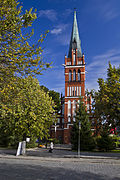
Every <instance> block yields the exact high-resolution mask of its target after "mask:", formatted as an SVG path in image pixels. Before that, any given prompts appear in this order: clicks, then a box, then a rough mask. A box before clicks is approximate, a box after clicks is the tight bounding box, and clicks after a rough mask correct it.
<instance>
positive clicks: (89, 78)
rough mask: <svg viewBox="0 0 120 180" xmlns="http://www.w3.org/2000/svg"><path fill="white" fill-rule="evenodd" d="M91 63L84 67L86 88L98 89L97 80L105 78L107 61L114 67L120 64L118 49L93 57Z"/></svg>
mask: <svg viewBox="0 0 120 180" xmlns="http://www.w3.org/2000/svg"><path fill="white" fill-rule="evenodd" d="M92 59H93V60H92V62H91V63H90V64H88V65H87V66H86V70H87V73H86V88H88V89H89V90H90V89H96V90H97V89H98V83H97V80H98V78H103V79H105V78H106V75H107V68H108V63H109V61H110V62H111V64H112V65H114V66H115V67H118V66H119V64H120V51H119V49H118V50H117V49H112V50H109V51H107V52H105V53H104V54H101V55H97V56H94V57H93V58H92Z"/></svg>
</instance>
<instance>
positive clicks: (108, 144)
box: [97, 129, 115, 151]
mask: <svg viewBox="0 0 120 180" xmlns="http://www.w3.org/2000/svg"><path fill="white" fill-rule="evenodd" d="M97 147H98V149H99V150H101V151H110V150H112V149H115V144H114V142H113V139H112V137H110V136H109V133H108V132H107V130H104V129H103V131H102V132H101V136H99V137H98V138H97Z"/></svg>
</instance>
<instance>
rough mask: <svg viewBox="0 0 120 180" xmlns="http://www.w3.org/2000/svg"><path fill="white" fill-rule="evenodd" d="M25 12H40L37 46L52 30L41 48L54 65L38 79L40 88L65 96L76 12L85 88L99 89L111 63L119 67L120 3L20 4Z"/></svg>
mask: <svg viewBox="0 0 120 180" xmlns="http://www.w3.org/2000/svg"><path fill="white" fill-rule="evenodd" d="M20 2H22V5H23V7H24V8H23V10H25V9H27V10H29V9H30V8H31V7H33V9H37V17H38V18H37V19H36V20H35V22H34V23H33V28H34V33H35V34H34V36H33V38H32V39H31V43H35V42H36V41H37V40H38V39H39V37H40V34H42V33H44V32H45V31H46V30H49V33H48V35H47V37H46V39H45V41H44V43H43V45H42V47H43V48H44V53H43V59H44V60H45V61H47V62H51V61H52V62H53V64H52V66H53V68H52V69H49V70H47V71H44V72H43V75H42V76H38V77H37V78H38V80H39V81H40V85H44V86H46V87H47V88H49V89H53V90H55V91H58V92H63V93H64V69H63V66H62V64H63V63H64V56H65V54H68V49H69V43H70V36H71V31H72V23H73V11H74V8H77V21H78V27H79V34H80V39H81V46H82V52H83V53H84V55H85V61H86V88H87V89H89V90H91V89H96V90H97V89H98V84H97V79H98V78H104V79H105V78H106V72H107V67H108V62H109V61H110V62H111V64H112V65H115V66H116V67H118V66H119V64H120V0H84V1H83V0H23V1H22V0H20Z"/></svg>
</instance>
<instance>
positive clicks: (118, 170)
mask: <svg viewBox="0 0 120 180" xmlns="http://www.w3.org/2000/svg"><path fill="white" fill-rule="evenodd" d="M24 179H25V180H26V179H27V180H120V159H89V158H80V159H77V158H57V157H56V158H55V157H54V158H53V157H46V158H45V157H24V158H16V157H15V158H7V157H1V158H0V180H24Z"/></svg>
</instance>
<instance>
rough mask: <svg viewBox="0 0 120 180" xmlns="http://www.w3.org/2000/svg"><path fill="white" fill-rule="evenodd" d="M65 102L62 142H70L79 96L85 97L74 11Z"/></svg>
mask: <svg viewBox="0 0 120 180" xmlns="http://www.w3.org/2000/svg"><path fill="white" fill-rule="evenodd" d="M64 67H65V102H64V103H65V104H64V143H65V144H68V143H70V129H71V127H72V124H73V122H74V121H75V111H76V107H77V103H79V101H80V100H79V99H80V98H79V97H80V96H81V97H83V99H85V60H84V55H83V54H82V50H81V41H80V37H79V31H78V25H77V19H76V11H74V21H73V27H72V34H71V40H70V46H69V52H68V56H65V64H64Z"/></svg>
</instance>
